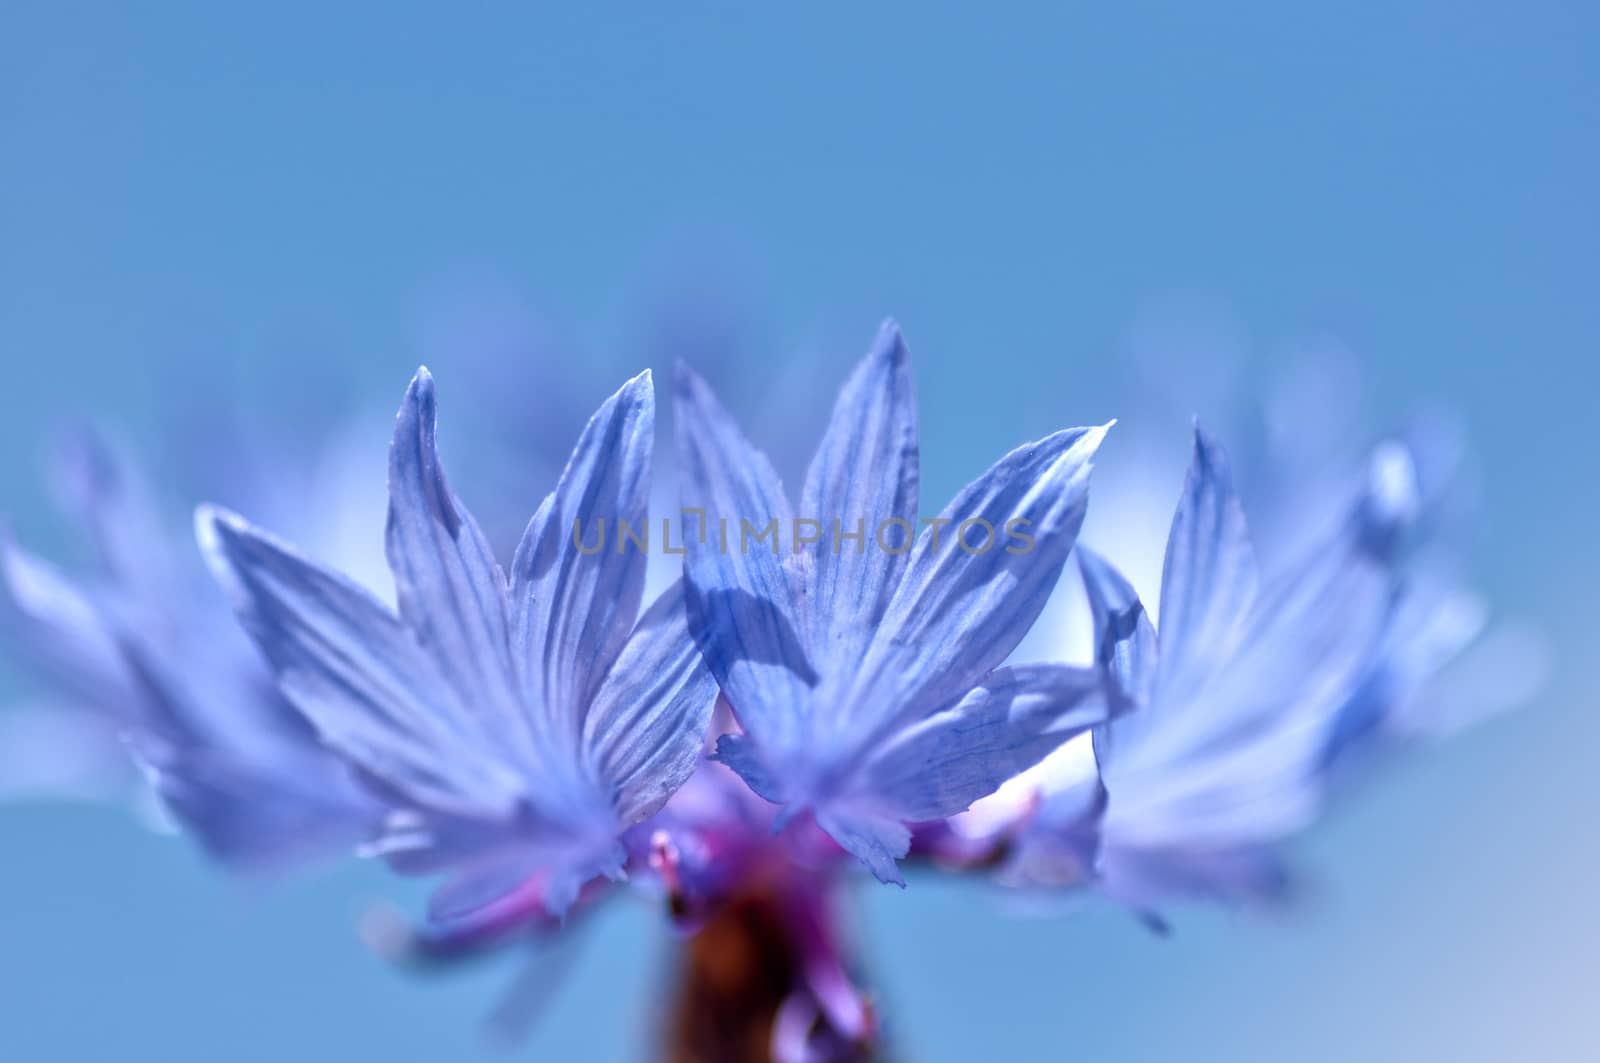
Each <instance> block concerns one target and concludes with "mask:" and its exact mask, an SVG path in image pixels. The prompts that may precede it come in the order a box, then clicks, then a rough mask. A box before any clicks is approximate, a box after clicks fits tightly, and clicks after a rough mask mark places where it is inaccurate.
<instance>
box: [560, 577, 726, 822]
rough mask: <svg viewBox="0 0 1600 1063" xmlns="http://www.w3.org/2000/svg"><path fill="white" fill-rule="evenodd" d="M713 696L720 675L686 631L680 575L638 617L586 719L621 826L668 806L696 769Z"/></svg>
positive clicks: (586, 733)
mask: <svg viewBox="0 0 1600 1063" xmlns="http://www.w3.org/2000/svg"><path fill="white" fill-rule="evenodd" d="M716 701H717V685H716V681H715V680H713V679H712V677H711V672H710V671H709V670H708V669H707V668H706V666H705V664H704V662H703V661H701V659H700V651H699V650H698V649H696V648H695V644H694V640H693V639H692V638H690V637H689V629H688V619H687V617H686V616H685V613H684V595H683V584H682V582H681V581H680V582H678V583H674V584H673V585H672V586H671V587H670V588H669V589H668V590H667V591H666V592H665V593H663V594H662V595H661V597H660V598H658V599H657V600H656V602H655V604H654V605H652V606H651V607H650V608H649V609H647V610H645V614H644V615H643V616H642V617H640V618H639V624H638V626H637V627H635V628H634V629H633V634H631V635H630V636H629V637H628V641H627V643H626V645H624V646H623V648H622V655H621V656H620V657H619V658H618V659H617V663H616V665H615V666H614V667H613V668H612V669H611V671H610V672H609V673H608V674H607V675H606V677H605V681H604V682H603V683H602V684H601V685H600V690H599V693H598V694H596V696H595V699H594V705H593V707H592V708H591V709H590V710H589V714H588V717H587V718H586V719H585V720H584V729H583V743H584V747H585V748H586V749H587V750H589V752H590V755H591V756H592V757H593V758H594V763H595V765H596V767H597V768H598V769H599V772H600V776H601V778H603V779H605V780H606V781H607V782H608V783H609V784H610V785H611V787H612V788H613V791H614V792H613V801H614V802H615V805H616V809H617V819H618V822H619V823H620V824H621V825H622V826H623V827H629V826H632V825H633V824H635V823H637V822H639V821H640V820H641V819H644V818H645V817H646V816H649V815H651V814H652V813H654V812H655V811H656V810H657V809H659V808H660V807H661V806H662V805H664V804H666V801H667V798H669V797H671V796H672V795H673V793H675V792H676V791H677V789H678V787H680V786H682V785H683V783H684V781H685V780H686V779H688V778H689V776H690V775H691V774H693V773H694V769H695V766H696V765H697V764H699V762H700V754H701V752H702V751H703V750H704V748H705V741H706V729H707V728H708V727H709V726H710V723H711V710H712V708H713V707H714V706H715V705H716Z"/></svg>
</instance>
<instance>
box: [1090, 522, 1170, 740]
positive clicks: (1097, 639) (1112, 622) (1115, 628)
mask: <svg viewBox="0 0 1600 1063" xmlns="http://www.w3.org/2000/svg"><path fill="white" fill-rule="evenodd" d="M1078 570H1079V571H1080V572H1081V573H1082V575H1083V589H1084V594H1085V595H1086V596H1087V597H1088V599H1089V612H1090V614H1091V615H1092V617H1093V620H1094V646H1095V649H1094V661H1095V664H1096V665H1098V666H1099V667H1101V668H1104V669H1105V670H1106V671H1107V673H1108V674H1109V676H1110V678H1111V681H1112V683H1113V684H1114V689H1115V690H1116V691H1117V692H1118V693H1119V694H1121V695H1122V696H1123V697H1124V698H1127V699H1128V700H1129V701H1131V702H1133V703H1134V704H1135V705H1139V706H1143V705H1146V704H1147V703H1148V702H1149V700H1150V694H1151V688H1152V686H1153V684H1154V681H1155V674H1156V667H1157V654H1158V650H1157V646H1156V629H1155V627H1154V626H1152V625H1151V623H1150V617H1149V614H1147V613H1146V612H1145V609H1144V604H1143V603H1142V602H1140V601H1139V595H1138V592H1136V591H1135V590H1134V589H1133V584H1131V583H1129V582H1128V580H1127V578H1126V577H1124V576H1123V575H1122V573H1120V572H1118V571H1117V570H1116V568H1115V567H1114V566H1113V565H1112V564H1111V562H1109V561H1107V560H1106V559H1105V558H1103V557H1101V556H1100V555H1099V554H1097V553H1095V552H1094V551H1092V550H1090V549H1088V548H1087V547H1084V546H1079V547H1078ZM1143 715H1144V714H1141V717H1140V718H1142V717H1143Z"/></svg>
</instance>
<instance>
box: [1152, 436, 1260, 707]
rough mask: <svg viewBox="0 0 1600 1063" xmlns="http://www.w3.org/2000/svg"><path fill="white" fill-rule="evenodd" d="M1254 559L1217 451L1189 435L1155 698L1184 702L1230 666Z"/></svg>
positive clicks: (1166, 581)
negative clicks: (1220, 669) (1191, 442)
mask: <svg viewBox="0 0 1600 1063" xmlns="http://www.w3.org/2000/svg"><path fill="white" fill-rule="evenodd" d="M1257 581H1258V577H1257V574H1256V562H1255V552H1254V550H1253V549H1252V548H1251V545H1250V535H1249V532H1248V530H1247V529H1246V527H1245V520H1244V510H1243V508H1242V507H1241V506H1240V504H1239V497H1238V495H1237V494H1236V493H1235V492H1234V488H1233V474H1232V472H1231V471H1230V469H1229V465H1228V456H1227V454H1226V453H1225V452H1224V451H1223V449H1222V447H1221V445H1220V444H1219V443H1218V442H1217V441H1216V440H1215V439H1214V438H1213V437H1212V436H1211V434H1210V433H1209V432H1207V431H1206V430H1205V429H1204V428H1202V427H1201V426H1200V424H1199V422H1196V423H1195V427H1194V458H1193V460H1192V461H1191V462H1190V464H1189V474H1188V477H1187V478H1186V479H1185V480H1184V484H1183V495H1182V496H1181V497H1180V498H1179V500H1178V510H1177V513H1176V514H1174V515H1173V518H1172V531H1171V532H1170V533H1169V535H1168V536H1167V553H1166V558H1165V560H1164V561H1163V563H1162V567H1161V667H1160V670H1159V674H1158V676H1157V680H1156V684H1157V686H1158V688H1160V690H1161V696H1162V697H1166V696H1168V695H1169V694H1170V695H1173V696H1177V697H1180V698H1181V697H1184V696H1187V694H1189V693H1192V692H1193V690H1194V689H1195V688H1196V687H1198V686H1199V685H1200V684H1202V683H1203V682H1205V680H1206V678H1207V677H1209V676H1210V675H1211V673H1212V672H1213V671H1214V670H1215V669H1216V668H1217V667H1218V666H1219V665H1220V664H1221V663H1222V662H1223V661H1226V660H1227V659H1228V657H1229V656H1230V655H1231V654H1232V652H1233V650H1234V649H1235V648H1236V647H1237V646H1238V644H1239V641H1240V639H1242V638H1243V637H1244V621H1245V618H1246V617H1247V616H1248V614H1249V612H1250V607H1251V604H1252V603H1253V602H1254V600H1255V594H1256V585H1257Z"/></svg>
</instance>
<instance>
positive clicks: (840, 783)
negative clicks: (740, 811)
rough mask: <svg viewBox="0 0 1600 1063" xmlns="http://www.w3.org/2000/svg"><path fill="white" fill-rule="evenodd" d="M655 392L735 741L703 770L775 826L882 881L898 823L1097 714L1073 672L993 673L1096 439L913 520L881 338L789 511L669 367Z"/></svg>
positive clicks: (693, 609)
mask: <svg viewBox="0 0 1600 1063" xmlns="http://www.w3.org/2000/svg"><path fill="white" fill-rule="evenodd" d="M676 398H677V404H678V406H677V412H678V446H679V453H680V475H681V476H682V478H683V502H684V506H685V520H684V540H685V546H686V548H687V550H688V554H687V557H686V559H685V579H686V582H687V584H688V605H689V617H690V627H691V629H692V631H693V633H694V636H695V639H696V641H697V642H698V644H699V646H700V649H701V652H702V653H703V655H704V657H705V660H706V663H707V664H708V665H709V667H710V668H711V670H712V672H713V673H715V675H716V678H717V681H718V683H719V684H720V686H721V688H722V692H723V694H724V696H726V698H727V699H728V702H729V703H730V705H731V706H732V708H733V711H734V712H735V714H736V715H737V717H738V721H739V723H740V725H741V727H742V728H743V733H742V734H736V735H726V736H723V737H722V738H721V740H720V741H719V742H718V745H717V753H716V758H717V759H718V760H720V761H722V762H723V763H725V764H727V765H729V766H730V767H732V768H733V769H734V770H735V771H737V772H738V773H739V775H740V776H742V777H743V779H744V781H745V782H746V783H747V784H748V785H749V786H750V788H751V789H752V790H754V791H755V792H756V793H757V794H759V795H761V796H762V797H764V798H766V799H767V800H768V801H771V802H773V803H774V804H777V805H780V806H781V807H782V811H781V813H780V816H779V819H778V822H779V824H780V825H781V824H782V823H783V822H785V821H786V820H787V819H789V818H790V817H792V816H794V815H796V814H798V813H801V812H806V813H810V814H811V816H813V817H814V819H815V822H816V824H817V825H818V826H820V827H821V828H822V830H824V831H825V832H827V834H828V835H830V836H831V837H832V838H833V839H834V840H835V841H836V842H837V843H838V844H839V845H840V846H841V847H843V848H844V849H846V850H847V851H849V852H850V853H852V854H854V855H855V856H857V857H858V858H860V859H861V860H862V861H863V862H864V863H865V864H866V865H867V866H868V867H869V868H870V869H871V870H872V872H873V873H874V874H875V875H876V876H877V877H878V878H879V879H881V880H884V881H890V882H899V881H900V875H899V871H898V869H897V867H896V860H897V858H899V857H901V856H903V855H905V853H906V851H907V847H908V845H909V840H910V833H909V830H908V828H907V826H906V824H908V823H912V822H917V821H923V820H931V819H937V818H940V817H943V816H947V815H950V814H952V813H955V812H959V811H961V810H963V809H965V808H966V807H967V806H968V805H970V804H971V803H972V802H973V801H974V800H976V799H978V798H980V797H983V796H985V795H986V794H988V793H990V792H992V791H993V790H994V789H995V787H997V786H998V785H999V784H1000V783H1001V782H1003V781H1004V780H1005V779H1007V778H1009V777H1011V776H1012V775H1015V774H1016V773H1017V772H1019V771H1021V770H1023V769H1025V768H1027V767H1029V766H1030V765H1032V764H1034V763H1035V762H1037V761H1038V760H1039V759H1040V758H1042V757H1043V756H1044V755H1045V754H1046V753H1048V752H1049V751H1050V750H1052V749H1054V748H1055V747H1056V746H1057V745H1059V744H1060V743H1061V742H1063V741H1064V740H1066V739H1067V738H1069V737H1071V736H1072V735H1073V734H1076V733H1078V732H1079V731H1081V730H1082V729H1084V728H1086V727H1088V726H1090V725H1092V724H1094V723H1096V722H1098V721H1100V720H1101V719H1103V718H1104V717H1105V715H1106V712H1107V704H1106V702H1105V699H1104V698H1103V697H1102V696H1101V693H1102V691H1101V684H1100V681H1099V678H1098V676H1097V675H1096V674H1095V673H1094V672H1092V671H1089V670H1083V669H1073V668H1069V667H1066V666H1057V665H1038V666H1025V667H1015V668H1001V667H999V666H1000V664H1001V662H1002V661H1003V660H1004V659H1005V658H1006V656H1007V655H1008V654H1009V653H1010V652H1011V650H1012V649H1013V648H1014V647H1015V646H1016V644H1017V642H1018V640H1019V639H1020V638H1021V637H1022V635H1023V634H1024V633H1025V632H1026V631H1027V629H1028V627H1029V625H1030V624H1031V623H1032V622H1033V620H1034V618H1035V617H1036V616H1037V615H1038V613H1039V610H1040V609H1041V608H1042V606H1043V604H1044V600H1045V598H1046V597H1047V596H1048V595H1049V592H1050V589H1051V587H1052V586H1053V585H1054V583H1055V581H1056V578H1057V576H1058V575H1059V573H1060V570H1061V567H1062V565H1063V563H1064V562H1065V559H1066V557H1067V554H1068V552H1069V551H1070V550H1071V548H1072V544H1073V541H1074V539H1075V537H1076V535H1077V531H1078V527H1079V525H1080V524H1081V522H1082V520H1083V515H1084V510H1085V506H1086V499H1087V490H1088V477H1089V469H1090V458H1091V457H1092V456H1093V454H1094V452H1095V450H1096V448H1097V447H1098V446H1099V445H1100V441H1101V439H1102V438H1103V436H1104V434H1105V429H1104V428H1078V429H1069V430H1067V431H1063V432H1058V433H1056V434H1055V435H1052V436H1049V437H1047V438H1045V439H1042V440H1039V441H1038V442H1035V443H1030V444H1027V445H1026V446H1023V447H1021V448H1019V449H1017V450H1015V451H1013V452H1012V453H1010V454H1008V455H1007V456H1006V457H1004V458H1003V459H1001V460H1000V461H999V462H998V463H997V464H995V465H994V466H993V467H991V468H990V469H989V470H988V471H987V472H985V473H984V474H983V475H982V476H980V477H979V478H978V479H977V480H975V481H974V482H973V483H971V484H970V485H968V486H967V487H966V488H965V489H964V490H963V491H962V492H961V493H960V494H959V495H957V496H956V498H955V499H954V500H953V501H952V502H951V503H950V504H949V505H948V506H946V507H945V509H944V510H943V511H942V512H941V513H940V515H939V516H938V517H937V518H933V519H929V520H923V521H920V522H919V519H918V509H917V505H918V444H917V422H916V406H915V400H914V398H913V395H912V386H911V373H910V362H909V356H908V355H907V353H906V349H905V346H904V344H903V343H902V342H901V338H900V334H899V331H898V330H897V329H896V328H895V326H894V325H893V324H888V325H885V326H884V328H883V330H882V332H881V333H880V334H879V337H878V339H877V342H876V344H875V345H874V347H873V350H872V351H871V353H870V354H868V356H867V357H866V359H865V360H864V361H862V363H861V364H860V365H859V366H858V367H857V369H856V370H855V372H854V373H853V374H852V375H851V377H850V379H849V380H848V382H847V383H846V384H845V386H844V389H843V391H842V392H841V394H840V396H839V399H838V402H837V404H836V405H835V407H834V411H833V416H832V419H831V421H830V422H829V425H828V427H827V429H826V431H825V433H824V435H823V439H822V443H821V446H820V447H819V449H818V451H817V454H816V456H815V457H814V458H813V460H812V462H811V466H810V470H809V471H808V473H807V475H806V480H805V485H804V487H803V488H802V491H801V496H800V508H799V510H798V511H796V510H794V509H792V508H791V506H790V503H789V501H788V499H787V498H786V497H785V496H784V493H783V489H782V486H781V485H780V484H779V482H778V480H777V477H776V475H775V474H774V473H773V471H772V467H771V465H770V464H769V463H768V461H767V460H766V458H765V457H764V456H763V455H762V454H761V453H759V452H758V451H756V450H755V449H754V448H752V447H751V445H750V444H749V443H748V442H747V441H746V440H745V439H744V437H743V436H742V435H741V434H740V432H739V430H738V428H737V427H736V426H735V425H734V423H733V421H732V419H731V418H730V417H729V415H728V414H727V413H726V411H724V410H723V408H722V407H721V405H720V404H719V403H718V402H717V400H716V399H715V398H714V397H713V396H712V394H711V392H710V390H709V388H707V387H706V385H705V384H704V382H703V381H701V380H700V378H699V377H697V376H696V375H695V374H694V373H693V372H691V371H689V370H688V369H686V368H680V370H679V373H678V378H677V394H676ZM919 523H920V524H921V525H922V527H921V532H920V534H917V531H916V529H917V528H918V526H919ZM712 529H715V531H713V530H712ZM762 533H765V535H762ZM758 535H762V537H760V538H757V536H758ZM1007 536H1010V538H1007Z"/></svg>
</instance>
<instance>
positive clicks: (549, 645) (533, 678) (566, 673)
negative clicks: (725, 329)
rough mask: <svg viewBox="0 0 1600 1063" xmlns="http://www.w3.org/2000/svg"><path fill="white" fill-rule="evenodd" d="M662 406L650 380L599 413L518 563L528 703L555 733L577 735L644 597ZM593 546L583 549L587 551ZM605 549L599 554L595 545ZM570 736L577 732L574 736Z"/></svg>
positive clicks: (515, 609)
mask: <svg viewBox="0 0 1600 1063" xmlns="http://www.w3.org/2000/svg"><path fill="white" fill-rule="evenodd" d="M654 434H655V397H654V395H653V393H652V391H651V383H650V373H649V371H648V370H647V371H645V372H643V373H641V374H639V375H638V376H636V377H634V378H633V379H632V380H630V381H628V382H627V383H626V384H624V385H623V386H622V388H621V389H620V390H619V391H618V392H617V393H616V394H614V395H612V396H611V397H610V398H609V399H607V400H606V401H605V402H604V403H603V404H602V405H601V407H600V408H599V409H598V410H597V411H595V414H594V416H593V417H591V418H590V419H589V423H588V425H587V426H585V428H584V430H583V434H582V435H581V436H579V438H578V443H577V445H576V446H575V447H573V450H572V457H571V458H570V459H569V460H568V462H567V466H566V469H565V470H564V471H563V472H562V474H561V479H560V481H559V482H558V483H557V484H556V489H555V491H554V492H553V493H552V494H551V495H550V497H549V498H547V499H546V500H545V503H544V504H543V505H542V506H540V507H539V512H538V513H537V514H536V515H535V516H534V518H533V520H532V521H531V522H530V523H529V524H528V528H527V532H526V533H525V534H524V535H523V538H522V542H521V545H519V546H518V547H517V554H516V557H515V558H514V559H513V560H512V563H511V579H512V587H511V603H512V621H513V640H514V645H515V647H516V653H517V655H518V657H519V658H520V659H521V660H520V663H521V664H522V666H523V667H524V669H525V673H524V675H525V683H524V687H525V689H526V690H527V691H528V694H529V700H531V701H532V702H533V703H534V704H536V705H540V706H542V707H543V708H544V709H545V710H546V711H547V713H548V714H549V716H550V719H548V720H547V721H540V723H542V724H543V725H544V726H548V727H551V728H552V729H553V733H554V734H568V733H570V734H573V735H575V734H576V733H577V730H578V727H579V726H580V725H581V721H582V716H583V711H584V708H585V706H587V705H588V703H589V700H590V698H592V697H593V696H594V693H595V691H596V689H598V687H599V686H600V682H601V679H602V678H603V677H604V676H605V674H606V670H607V669H608V668H609V667H610V666H611V664H612V662H613V661H614V660H616V657H617V654H618V652H620V651H621V649H622V645H623V643H624V642H625V641H626V640H627V638H628V631H629V629H630V628H631V627H632V625H633V621H634V618H635V617H637V616H638V613H639V599H640V597H641V595H642V594H643V592H644V571H645V563H646V560H647V559H646V556H645V551H644V550H643V549H639V548H637V546H636V545H629V544H626V541H625V540H624V538H623V533H622V530H621V522H623V521H626V522H627V525H628V527H629V528H630V529H632V530H633V531H634V532H635V533H641V532H644V531H645V528H646V521H647V519H648V517H647V512H646V507H647V505H648V502H649V492H650V454H651V448H652V445H653V442H654ZM580 541H581V542H583V543H584V544H585V546H584V548H582V549H580V548H579V545H578V544H579V542H580ZM596 541H598V544H599V550H598V552H590V549H589V546H588V544H590V543H594V542H596ZM569 729H570V730H569Z"/></svg>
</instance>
